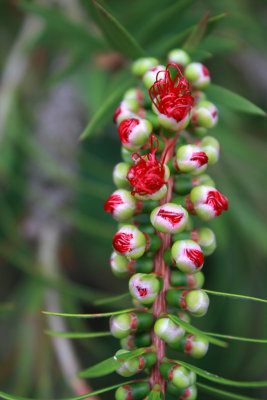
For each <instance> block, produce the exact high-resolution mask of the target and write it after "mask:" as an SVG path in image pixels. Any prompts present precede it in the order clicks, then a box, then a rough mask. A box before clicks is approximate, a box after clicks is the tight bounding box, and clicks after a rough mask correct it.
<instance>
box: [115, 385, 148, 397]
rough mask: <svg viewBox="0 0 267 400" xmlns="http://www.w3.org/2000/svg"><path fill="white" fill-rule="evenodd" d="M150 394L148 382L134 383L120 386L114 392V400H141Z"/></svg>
mask: <svg viewBox="0 0 267 400" xmlns="http://www.w3.org/2000/svg"><path fill="white" fill-rule="evenodd" d="M149 392H150V385H149V383H148V382H135V383H131V384H130V385H123V386H120V387H119V388H118V389H117V390H116V392H115V399H116V400H130V399H131V400H142V399H143V398H144V397H145V396H146V395H147V394H148V393H149Z"/></svg>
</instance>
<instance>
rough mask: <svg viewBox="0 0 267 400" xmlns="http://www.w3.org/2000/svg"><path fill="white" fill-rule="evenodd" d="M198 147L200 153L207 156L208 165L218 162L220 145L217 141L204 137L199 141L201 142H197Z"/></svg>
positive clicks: (210, 137)
mask: <svg viewBox="0 0 267 400" xmlns="http://www.w3.org/2000/svg"><path fill="white" fill-rule="evenodd" d="M199 146H200V148H201V149H202V151H205V153H206V154H207V156H208V164H209V165H212V164H214V163H216V162H217V161H218V159H219V155H220V143H219V142H218V140H217V139H215V138H214V137H212V136H206V137H204V138H203V139H202V140H201V142H199ZM211 186H212V185H211Z"/></svg>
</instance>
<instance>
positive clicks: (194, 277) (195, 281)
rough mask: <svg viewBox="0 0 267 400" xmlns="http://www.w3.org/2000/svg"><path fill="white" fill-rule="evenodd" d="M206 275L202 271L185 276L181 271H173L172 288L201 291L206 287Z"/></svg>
mask: <svg viewBox="0 0 267 400" xmlns="http://www.w3.org/2000/svg"><path fill="white" fill-rule="evenodd" d="M204 280H205V278H204V274H203V272H202V271H199V272H196V273H195V274H185V273H184V272H180V271H171V278H170V282H171V285H172V286H177V287H180V286H181V287H184V288H190V289H200V288H202V286H203V285H204Z"/></svg>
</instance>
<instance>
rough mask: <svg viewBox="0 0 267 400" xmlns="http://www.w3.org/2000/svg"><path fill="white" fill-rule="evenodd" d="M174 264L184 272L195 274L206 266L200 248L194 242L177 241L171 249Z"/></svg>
mask: <svg viewBox="0 0 267 400" xmlns="http://www.w3.org/2000/svg"><path fill="white" fill-rule="evenodd" d="M171 255H172V259H173V262H174V263H175V265H176V266H177V267H178V268H179V269H180V271H182V272H186V273H189V274H190V273H191V274H194V273H195V272H197V271H199V270H200V269H201V268H202V267H203V264H204V257H203V254H202V251H201V248H200V246H199V245H198V244H197V243H196V242H194V241H193V240H177V241H176V242H175V243H174V244H173V245H172V248H171Z"/></svg>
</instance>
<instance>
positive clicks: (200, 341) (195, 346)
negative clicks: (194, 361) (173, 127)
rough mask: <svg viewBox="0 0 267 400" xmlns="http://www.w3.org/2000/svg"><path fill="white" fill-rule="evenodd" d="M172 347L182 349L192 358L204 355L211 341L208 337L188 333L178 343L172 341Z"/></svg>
mask: <svg viewBox="0 0 267 400" xmlns="http://www.w3.org/2000/svg"><path fill="white" fill-rule="evenodd" d="M169 346H170V347H171V348H172V349H175V350H179V351H182V352H183V353H184V354H185V355H187V356H189V357H192V358H202V357H204V356H205V355H206V354H207V352H208V349H209V342H208V340H207V339H206V338H203V337H201V336H195V335H192V334H188V335H186V336H185V337H183V338H182V339H181V340H180V341H179V342H177V343H170V344H169Z"/></svg>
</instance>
